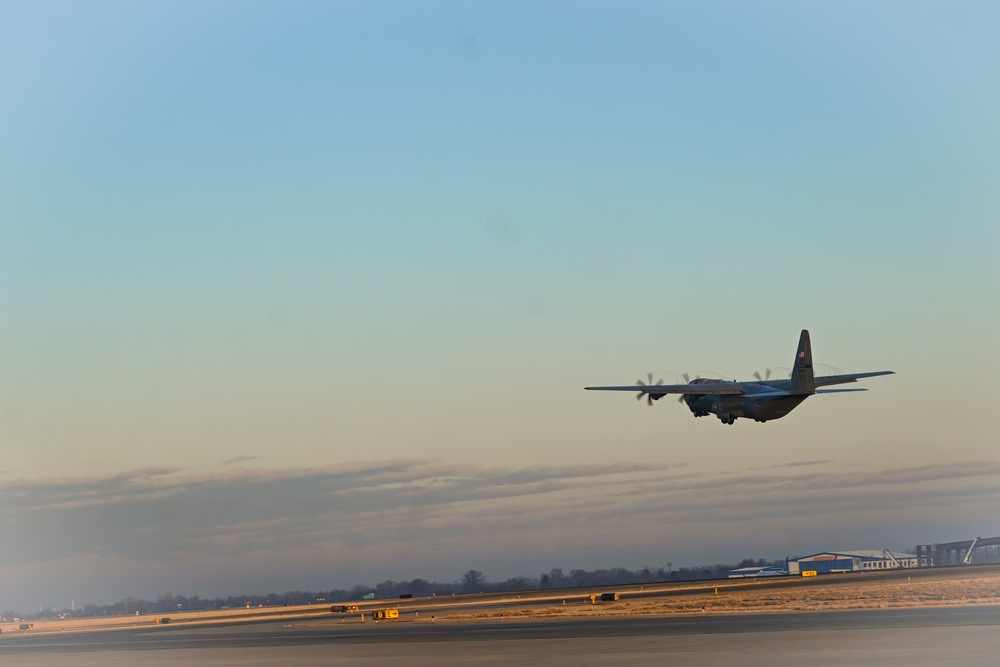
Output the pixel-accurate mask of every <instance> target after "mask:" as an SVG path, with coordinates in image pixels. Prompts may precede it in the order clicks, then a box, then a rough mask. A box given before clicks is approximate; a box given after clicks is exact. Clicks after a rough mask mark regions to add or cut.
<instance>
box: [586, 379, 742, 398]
mask: <svg viewBox="0 0 1000 667" xmlns="http://www.w3.org/2000/svg"><path fill="white" fill-rule="evenodd" d="M584 389H591V390H594V391H634V392H642V393H644V394H652V395H653V396H657V395H663V394H745V393H747V390H746V388H745V387H744V386H743V383H742V382H703V383H699V384H638V385H629V386H624V387H584Z"/></svg>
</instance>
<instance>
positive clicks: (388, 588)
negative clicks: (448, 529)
mask: <svg viewBox="0 0 1000 667" xmlns="http://www.w3.org/2000/svg"><path fill="white" fill-rule="evenodd" d="M784 564H785V561H783V560H780V561H767V560H765V559H763V558H760V559H756V560H754V559H752V558H747V559H744V560H742V561H740V562H739V563H738V564H736V565H727V564H721V563H720V564H716V565H707V566H700V567H690V568H688V567H682V568H678V569H676V570H675V569H673V567H671V566H670V565H669V564H668V567H666V568H664V567H658V568H655V569H654V568H650V567H645V568H642V569H639V570H628V569H625V568H621V567H616V568H610V569H602V570H570V571H569V572H564V571H563V570H562V569H561V568H553V569H551V570H549V571H548V572H545V573H543V574H541V575H539V576H537V577H511V578H510V579H507V580H505V581H489V580H488V579H487V578H486V575H485V574H483V573H482V572H481V571H479V570H468V571H467V572H465V574H463V575H462V576H461V578H460V579H458V580H456V581H453V582H451V583H439V582H433V581H427V580H426V579H411V580H409V581H392V580H391V579H387V580H386V581H383V582H382V583H380V584H376V585H374V586H367V585H357V586H354V587H353V588H351V589H349V590H348V589H332V590H323V591H288V592H285V593H267V594H263V595H261V594H249V595H229V596H226V597H209V598H203V597H200V596H198V595H193V596H184V595H173V594H171V593H167V594H165V595H161V596H159V597H158V598H157V599H156V600H142V599H136V598H131V597H129V598H125V599H124V600H121V601H120V602H116V603H114V604H107V605H96V604H87V605H84V606H83V607H81V608H78V609H61V610H53V609H45V608H43V609H41V610H40V611H39V612H37V613H35V614H22V613H20V612H17V611H13V610H8V611H5V612H3V614H2V616H3V620H6V621H10V620H13V619H14V618H25V619H28V618H32V619H34V618H52V617H62V618H75V617H93V616H122V615H133V614H139V615H143V614H166V613H170V612H178V611H201V610H212V609H232V608H236V607H275V606H291V605H306V604H329V603H331V602H355V601H361V600H365V599H381V600H389V599H398V598H399V597H400V596H401V595H412V596H413V597H418V598H419V597H432V596H441V595H464V594H469V593H506V592H511V591H524V590H536V589H554V588H578V587H596V586H617V585H627V584H651V583H661V582H669V581H700V580H705V579H724V578H726V577H727V576H728V574H729V571H730V570H734V569H736V568H742V567H754V566H759V567H765V566H768V565H784Z"/></svg>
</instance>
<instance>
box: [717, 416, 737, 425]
mask: <svg viewBox="0 0 1000 667" xmlns="http://www.w3.org/2000/svg"><path fill="white" fill-rule="evenodd" d="M719 421H721V422H722V423H723V424H730V425H732V424H735V423H736V417H734V416H732V415H719Z"/></svg>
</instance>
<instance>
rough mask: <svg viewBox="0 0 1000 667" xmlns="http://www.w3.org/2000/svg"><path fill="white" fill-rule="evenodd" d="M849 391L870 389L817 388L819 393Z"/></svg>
mask: <svg viewBox="0 0 1000 667" xmlns="http://www.w3.org/2000/svg"><path fill="white" fill-rule="evenodd" d="M849 391H868V390H867V389H817V390H816V393H817V394H844V393H847V392H849Z"/></svg>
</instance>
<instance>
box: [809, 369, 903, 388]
mask: <svg viewBox="0 0 1000 667" xmlns="http://www.w3.org/2000/svg"><path fill="white" fill-rule="evenodd" d="M876 375H895V372H894V371H873V372H871V373H848V374H846V375H822V376H820V377H818V378H816V386H817V387H824V386H826V385H828V384H844V383H846V382H857V381H858V380H860V379H861V378H870V377H875V376H876Z"/></svg>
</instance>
